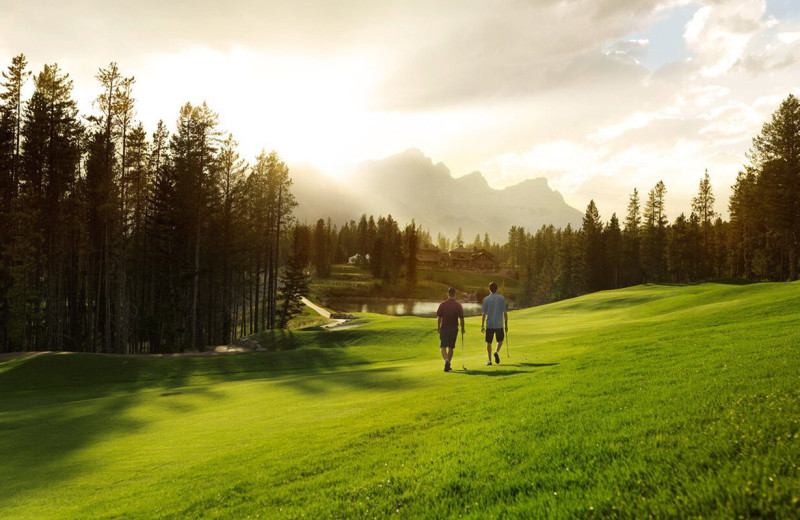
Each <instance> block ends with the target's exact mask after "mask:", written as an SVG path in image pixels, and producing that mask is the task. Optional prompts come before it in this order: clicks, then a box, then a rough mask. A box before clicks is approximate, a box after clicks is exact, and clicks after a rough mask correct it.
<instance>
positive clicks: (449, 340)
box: [439, 329, 458, 348]
mask: <svg viewBox="0 0 800 520" xmlns="http://www.w3.org/2000/svg"><path fill="white" fill-rule="evenodd" d="M457 339H458V329H442V332H440V333H439V340H440V341H439V346H440V348H456V340H457Z"/></svg>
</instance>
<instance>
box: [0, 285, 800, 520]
mask: <svg viewBox="0 0 800 520" xmlns="http://www.w3.org/2000/svg"><path fill="white" fill-rule="evenodd" d="M799 310H800V284H798V283H792V284H757V285H748V286H734V285H715V284H704V285H696V286H652V287H634V288H630V289H624V290H619V291H611V292H602V293H597V294H593V295H588V296H585V297H581V298H577V299H574V300H568V301H563V302H559V303H556V304H552V305H547V306H543V307H538V308H535V309H528V310H524V311H516V312H513V313H511V315H510V318H509V321H510V325H511V330H510V338H509V339H510V342H511V345H510V347H511V349H510V350H511V352H510V353H511V357H510V359H509V358H507V357H506V356H505V354H504V355H503V358H502V364H501V365H499V366H492V367H487V366H483V363H484V362H485V350H484V346H483V344H482V340H481V337H480V334H479V323H480V322H479V318H478V319H475V318H473V319H469V320H468V325H467V326H468V331H467V335H466V339H465V341H466V365H467V367H468V368H469V370H468V371H466V372H464V371H460V370H458V371H456V372H453V373H449V374H447V373H443V372H442V365H441V361H440V360H439V354H438V348H437V338H436V333H435V330H434V328H435V327H434V322H433V320H426V319H421V318H411V317H405V318H389V317H382V316H376V315H367V316H365V319H364V321H365V322H366V323H365V324H364V325H363V326H361V327H359V328H353V329H348V330H342V331H332V332H325V331H300V332H293V333H274V334H268V335H263V336H262V337H261V338H260V340H261V341H263V342H268V343H272V344H275V345H277V346H278V347H280V348H281V349H283V350H278V351H276V352H266V353H254V354H244V355H230V356H218V357H178V358H122V357H112V356H93V355H77V354H75V355H42V356H37V357H32V358H28V359H17V360H13V361H7V362H4V363H0V395H2V399H0V479H2V482H3V485H2V486H0V518H4V519H16V518H31V519H34V518H35V519H44V518H64V519H72V518H175V519H178V518H181V519H183V518H248V517H250V518H258V517H260V518H372V517H377V518H389V517H397V518H420V517H428V518H448V517H465V518H491V517H494V518H534V517H542V516H550V517H577V518H593V517H607V516H619V517H626V518H643V517H648V516H649V515H652V516H655V517H680V518H686V517H699V516H704V517H708V516H711V517H721V518H734V517H739V516H742V517H753V516H764V517H778V518H795V517H796V516H797V513H798V510H800V469H798V466H799V465H800V384H798V383H800V348H798V345H800V312H798V311H799ZM454 364H455V365H456V366H460V365H461V352H460V351H457V358H456V363H454Z"/></svg>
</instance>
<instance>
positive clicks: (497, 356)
mask: <svg viewBox="0 0 800 520" xmlns="http://www.w3.org/2000/svg"><path fill="white" fill-rule="evenodd" d="M494 362H495V363H497V364H498V365H499V364H500V354H498V353H497V352H495V353H494Z"/></svg>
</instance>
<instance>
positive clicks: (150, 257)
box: [0, 55, 302, 353]
mask: <svg viewBox="0 0 800 520" xmlns="http://www.w3.org/2000/svg"><path fill="white" fill-rule="evenodd" d="M96 78H97V81H98V95H97V98H96V99H95V102H94V105H93V106H94V112H93V113H92V114H88V115H86V116H85V117H82V116H81V115H80V114H79V113H78V109H77V106H76V102H75V100H74V99H73V97H72V81H71V80H70V79H69V76H68V74H66V73H65V72H63V71H62V70H61V69H60V68H59V67H58V65H55V64H54V65H45V66H44V68H43V70H42V71H41V72H39V73H38V74H36V75H35V76H33V77H32V78H31V72H30V71H28V68H27V62H26V59H25V56H24V55H19V56H17V57H15V58H13V60H12V63H11V65H10V66H9V67H8V69H7V70H6V71H5V72H3V74H2V83H0V222H2V226H0V350H2V351H15V350H35V349H47V350H73V351H89V352H117V353H136V352H169V351H176V350H177V351H180V350H185V349H191V350H194V349H199V350H202V349H203V348H204V347H206V346H208V345H218V344H227V343H229V342H231V341H232V340H233V339H235V338H237V337H241V336H244V335H248V334H251V333H253V332H256V331H259V330H263V329H269V328H274V327H278V326H280V325H281V324H282V323H285V322H286V320H287V315H288V314H291V312H296V309H295V310H293V309H292V308H291V306H288V307H287V305H285V304H282V302H283V303H285V301H286V297H285V296H286V295H283V294H280V293H281V287H283V286H284V285H285V284H279V283H278V278H279V276H280V275H281V273H280V272H279V268H280V266H282V265H283V264H284V263H285V262H286V260H287V255H288V252H287V251H288V249H289V248H290V246H291V245H292V237H293V236H294V233H289V231H290V230H291V228H293V227H294V220H293V217H292V210H293V208H294V207H295V206H296V202H295V200H294V197H293V195H292V193H291V185H292V181H291V178H290V176H289V170H288V168H287V166H286V164H285V163H284V162H283V161H282V160H281V159H280V157H279V156H278V154H277V153H275V152H271V153H265V152H262V153H261V154H260V155H259V156H258V157H257V158H256V159H255V162H254V163H253V164H247V163H245V161H244V160H243V159H242V158H241V157H240V156H239V153H238V152H237V143H236V141H235V140H234V139H233V136H232V135H230V134H227V135H226V134H224V133H223V132H222V131H221V129H220V128H219V122H218V115H217V114H216V113H214V112H213V111H212V110H211V109H210V108H209V107H208V106H207V105H206V104H205V103H203V104H200V105H192V104H191V103H186V104H185V105H184V106H183V107H181V108H180V110H179V112H178V117H177V121H176V130H175V132H174V133H173V134H172V135H170V134H169V132H168V131H167V129H166V126H165V125H164V123H163V122H159V123H158V125H157V127H156V128H155V131H154V132H153V133H152V134H150V135H148V133H147V132H146V131H145V129H144V128H143V126H142V124H141V122H139V121H137V120H136V111H135V98H134V87H135V79H134V78H133V77H126V76H124V75H123V74H122V73H121V72H120V70H119V68H118V66H117V64H116V63H111V64H110V65H109V66H108V67H106V68H102V69H100V70H99V72H98V73H97V76H96ZM31 79H32V81H33V86H34V90H33V94H32V95H31V96H30V98H29V99H23V94H22V93H23V88H24V86H25V84H26V82H27V81H29V80H31ZM293 250H294V251H295V252H297V251H296V250H297V248H294V249H293ZM300 252H301V253H302V251H300ZM292 297H294V296H292ZM289 299H291V298H289Z"/></svg>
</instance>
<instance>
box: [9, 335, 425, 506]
mask: <svg viewBox="0 0 800 520" xmlns="http://www.w3.org/2000/svg"><path fill="white" fill-rule="evenodd" d="M342 335H349V332H348V331H341V332H340V333H338V334H337V335H335V336H334V335H331V334H330V333H328V332H327V331H322V332H319V333H311V335H310V336H308V337H305V338H302V341H301V338H299V337H298V336H297V335H295V334H292V333H285V334H279V335H276V336H278V337H276V338H275V339H276V341H277V342H279V343H278V345H277V346H278V348H276V349H275V350H273V351H270V352H255V353H245V354H234V355H219V356H196V357H121V356H103V355H97V354H68V355H59V354H50V355H41V356H36V357H31V358H27V359H19V360H12V361H8V362H5V363H3V364H2V365H0V395H2V396H3V398H2V399H0V460H2V461H3V464H2V468H1V469H0V478H2V479H3V480H4V481H6V483H7V484H6V485H4V487H3V492H2V496H3V497H4V500H6V499H7V500H9V503H13V502H12V501H13V499H14V497H15V496H18V495H20V494H23V493H28V492H31V491H34V492H36V491H37V490H40V489H44V488H46V487H49V486H53V485H56V484H58V482H59V481H61V480H62V479H68V478H71V477H72V476H73V475H75V474H80V473H81V472H82V471H84V470H85V469H86V467H85V465H83V466H82V465H81V464H76V463H73V462H69V461H70V459H71V457H73V456H74V455H75V454H77V453H80V452H81V451H82V450H85V449H86V448H87V447H89V446H91V445H92V444H94V443H98V442H102V441H103V440H105V439H108V438H111V437H113V436H115V435H127V434H129V433H135V432H137V431H141V430H142V429H143V428H147V426H148V424H149V423H150V420H149V419H148V417H149V415H150V414H149V413H145V414H142V413H139V412H138V411H137V412H135V413H130V412H131V411H132V410H133V409H134V408H136V407H138V406H141V405H143V404H146V405H147V406H148V407H153V406H155V407H156V409H157V410H158V409H162V410H164V412H165V413H166V414H167V415H168V416H173V417H180V416H181V415H183V414H190V413H196V412H197V410H198V408H202V407H203V406H204V404H203V403H206V402H209V400H217V399H222V398H223V394H222V393H220V392H218V391H216V390H215V389H214V386H213V385H214V384H215V383H221V382H235V381H251V380H252V381H259V380H261V381H264V383H265V387H267V386H268V385H267V383H270V384H277V385H280V386H286V387H292V388H294V389H297V390H298V392H301V393H304V394H308V395H312V396H313V395H322V394H324V393H326V392H333V391H338V390H339V389H342V388H352V389H357V390H359V391H364V392H385V391H390V390H394V389H397V388H409V387H411V386H414V385H416V384H417V382H415V381H414V380H411V379H409V378H407V377H403V376H401V375H400V372H399V368H394V367H372V368H371V364H372V363H373V362H374V360H369V359H367V358H365V357H363V356H362V355H361V354H359V352H358V349H341V348H334V347H337V346H342V345H343V344H346V343H343V341H344V342H346V341H347V340H346V339H345V340H342V339H341V338H342ZM332 336H333V337H332ZM354 341H363V339H358V338H354ZM309 343H312V344H317V345H319V346H315V347H307V348H300V347H302V346H303V345H308V344H309ZM364 352H368V351H367V350H365V351H364ZM267 390H268V387H267V388H265V391H267ZM188 395H191V397H192V399H184V397H186V396H188ZM198 397H199V398H198ZM155 415H156V416H157V415H159V414H155ZM0 509H2V507H0ZM0 516H3V515H2V514H0Z"/></svg>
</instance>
